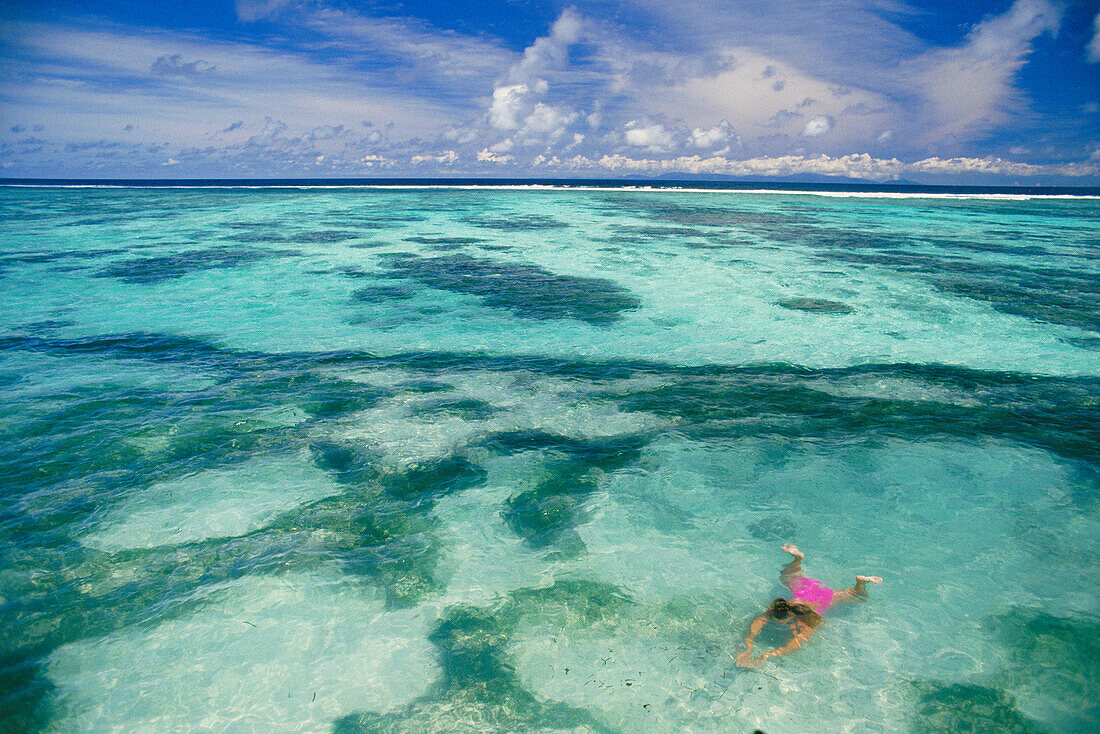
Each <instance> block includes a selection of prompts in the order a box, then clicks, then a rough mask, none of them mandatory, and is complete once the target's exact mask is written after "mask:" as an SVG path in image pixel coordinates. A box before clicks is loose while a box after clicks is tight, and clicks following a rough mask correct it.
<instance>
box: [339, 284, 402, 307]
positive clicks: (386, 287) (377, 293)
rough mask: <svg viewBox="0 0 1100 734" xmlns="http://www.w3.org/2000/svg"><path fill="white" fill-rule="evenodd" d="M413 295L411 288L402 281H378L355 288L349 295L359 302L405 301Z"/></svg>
mask: <svg viewBox="0 0 1100 734" xmlns="http://www.w3.org/2000/svg"><path fill="white" fill-rule="evenodd" d="M414 295H415V293H414V292H413V289H412V288H411V287H410V286H408V285H405V284H403V283H393V284H387V283H378V284H375V285H368V286H364V287H362V288H359V289H357V290H356V291H355V292H354V293H352V294H351V297H352V300H354V301H357V302H359V303H385V302H386V301H407V300H408V299H410V298H412V297H413V296H414Z"/></svg>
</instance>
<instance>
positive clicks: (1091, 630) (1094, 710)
mask: <svg viewBox="0 0 1100 734" xmlns="http://www.w3.org/2000/svg"><path fill="white" fill-rule="evenodd" d="M989 624H990V627H992V629H993V633H994V635H995V637H996V638H997V640H998V641H999V642H1000V643H1001V644H1002V645H1003V646H1004V647H1005V648H1006V649H1007V650H1008V651H1009V655H1010V662H1009V665H1008V667H1007V669H1006V670H1005V671H1004V673H1003V674H1002V675H1001V677H1002V678H1003V679H1004V680H1005V685H1006V686H1009V687H1011V689H1012V691H1013V692H1014V694H1015V695H1016V697H1017V698H1018V699H1020V700H1022V701H1025V702H1026V703H1027V705H1028V707H1031V708H1036V709H1040V710H1042V712H1043V714H1045V715H1044V716H1043V719H1044V720H1045V721H1050V722H1057V724H1058V731H1064V732H1071V731H1072V732H1077V731H1079V732H1087V731H1100V620H1098V619H1096V618H1094V617H1084V618H1081V617H1060V616H1055V615H1054V614H1051V613H1049V612H1047V611H1043V610H1038V609H1029V608H1024V607H1017V608H1014V609H1011V610H1009V611H1008V612H1006V613H1003V614H1000V615H997V616H995V617H993V618H991V619H990V621H989Z"/></svg>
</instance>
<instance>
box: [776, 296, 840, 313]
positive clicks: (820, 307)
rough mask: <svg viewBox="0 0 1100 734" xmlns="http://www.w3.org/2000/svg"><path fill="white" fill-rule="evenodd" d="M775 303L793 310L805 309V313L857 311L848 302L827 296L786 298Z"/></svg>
mask: <svg viewBox="0 0 1100 734" xmlns="http://www.w3.org/2000/svg"><path fill="white" fill-rule="evenodd" d="M775 305H777V306H781V307H783V308H786V309H789V310H791V311H804V312H805V313H825V314H848V313H855V309H854V308H852V307H851V306H849V305H848V304H847V303H841V302H840V301H830V300H828V299H827V298H784V299H783V300H782V301H777V302H776V304H775Z"/></svg>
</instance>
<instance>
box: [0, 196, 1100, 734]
mask: <svg viewBox="0 0 1100 734" xmlns="http://www.w3.org/2000/svg"><path fill="white" fill-rule="evenodd" d="M0 385H2V389H0V402H2V407H0V431H2V435H3V441H2V443H0V730H3V731H46V732H96V733H100V732H139V731H140V732H177V731H178V732H184V731H187V732H190V731H218V732H221V731H226V732H263V733H267V732H336V733H337V734H352V733H354V732H409V733H420V732H442V731H448V732H450V731H461V732H750V731H752V730H753V729H755V728H760V729H762V730H763V731H765V732H768V734H775V733H783V732H790V733H792V734H794V733H802V732H814V731H817V732H957V731H974V732H979V731H980V732H993V731H996V732H1050V733H1052V734H1053V733H1054V732H1058V733H1060V734H1061V733H1072V732H1081V733H1084V732H1094V731H1097V729H1098V727H1100V595H1098V593H1097V590H1098V589H1100V573H1098V569H1100V513H1098V509H1100V200H1098V199H1096V198H1087V197H1034V196H1012V195H1003V194H978V193H973V192H971V193H962V194H958V195H946V194H944V193H943V192H935V191H932V192H925V193H923V194H918V193H916V192H894V193H889V194H888V193H876V192H874V191H870V190H864V191H844V190H832V191H823V192H816V193H805V192H798V191H770V192H765V191H756V192H754V191H743V190H742V191H734V190H725V191H706V190H660V189H656V190H628V189H621V190H617V189H611V188H579V189H567V188H560V189H559V188H508V187H501V188H479V187H468V188H463V187H415V186H412V187H393V188H385V187H333V188H323V187H320V188H311V187H282V188H279V187H249V188H245V187H221V188H202V187H192V188H141V187H121V188H112V187H75V188H65V187H6V188H0ZM786 541H789V542H793V543H795V544H797V545H798V546H799V547H801V548H802V549H803V550H804V551H805V552H806V554H807V558H806V561H805V569H806V571H807V573H808V574H809V575H811V576H814V577H816V578H819V579H821V580H822V581H824V582H825V583H827V584H829V585H830V586H833V587H835V588H843V587H846V586H849V585H851V583H852V582H853V577H854V575H855V574H856V573H863V574H874V575H880V576H882V577H883V579H884V583H883V584H882V585H881V586H872V587H871V589H870V599H869V601H868V602H867V603H866V604H852V605H845V606H843V607H840V608H834V609H831V610H829V612H828V613H827V614H826V623H825V624H824V626H823V627H822V628H821V629H820V631H819V632H818V634H816V635H815V636H814V638H813V639H812V640H811V641H810V642H809V643H808V644H807V645H806V647H805V648H804V649H802V650H801V651H799V652H797V653H795V654H793V655H790V656H788V657H785V658H781V659H779V660H776V661H769V663H768V664H767V665H765V666H764V667H761V668H759V669H756V670H741V669H738V668H737V667H735V666H734V663H733V656H735V655H736V654H737V652H738V651H739V646H740V642H741V640H742V638H743V637H744V635H745V633H746V631H747V627H748V624H749V622H750V621H751V619H752V618H753V617H754V616H755V615H756V614H758V613H759V612H760V610H762V609H763V607H764V606H765V605H766V604H767V603H768V602H769V601H770V600H771V599H772V598H774V597H776V596H779V595H780V594H782V593H783V592H784V589H783V587H782V586H781V585H780V583H779V575H778V574H779V569H780V567H781V566H782V564H783V563H784V561H785V560H786V556H785V555H784V554H783V553H782V552H780V549H779V547H780V545H781V544H782V543H783V542H786ZM762 638H763V640H762V642H764V643H768V642H769V641H770V642H771V643H773V644H774V643H777V642H782V641H783V640H782V638H781V637H780V636H779V635H777V634H770V635H769V633H765V634H764V635H762Z"/></svg>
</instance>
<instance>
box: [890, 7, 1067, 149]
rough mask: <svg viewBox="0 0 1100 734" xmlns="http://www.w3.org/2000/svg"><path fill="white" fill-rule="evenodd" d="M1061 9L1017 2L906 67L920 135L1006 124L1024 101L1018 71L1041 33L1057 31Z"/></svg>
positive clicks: (938, 136) (927, 137)
mask: <svg viewBox="0 0 1100 734" xmlns="http://www.w3.org/2000/svg"><path fill="white" fill-rule="evenodd" d="M1060 17H1061V16H1060V11H1059V9H1058V8H1056V7H1055V6H1053V5H1052V4H1051V3H1050V2H1048V1H1047V0H1016V2H1015V3H1013V5H1012V7H1011V8H1009V9H1008V11H1006V12H1005V13H1004V14H1003V15H999V16H995V17H992V18H989V19H987V20H985V21H983V22H981V23H979V24H978V25H976V26H974V28H973V30H971V32H970V33H969V34H968V35H967V39H966V43H964V44H963V45H962V46H959V47H957V48H951V49H942V50H936V51H932V52H930V53H928V54H925V55H923V56H922V57H920V58H918V59H917V60H916V61H915V62H913V63H912V64H911V65H910V68H909V71H910V72H911V74H912V79H913V81H914V82H915V83H916V85H917V91H918V93H919V95H920V96H921V97H922V98H923V102H924V104H923V110H922V113H923V114H921V116H920V117H921V119H919V120H918V124H919V125H920V126H921V127H922V128H923V129H922V130H919V131H918V132H919V139H920V140H921V141H922V142H925V143H934V142H938V141H941V140H945V139H952V138H956V139H970V138H971V137H973V136H975V135H979V134H981V133H984V132H986V131H988V130H990V129H993V128H995V127H997V126H998V125H1000V124H1002V123H1004V122H1006V121H1007V120H1008V119H1009V118H1010V116H1011V114H1012V111H1013V110H1014V109H1018V108H1020V107H1021V106H1022V105H1023V100H1022V98H1021V97H1020V95H1019V93H1018V92H1017V90H1016V88H1015V75H1016V72H1017V71H1019V70H1020V68H1021V67H1022V66H1023V65H1024V62H1025V60H1026V58H1027V56H1028V55H1029V54H1030V53H1031V49H1032V43H1033V41H1034V39H1035V38H1036V37H1038V36H1039V35H1041V34H1043V33H1053V32H1056V31H1057V30H1058V26H1059V23H1060Z"/></svg>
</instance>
